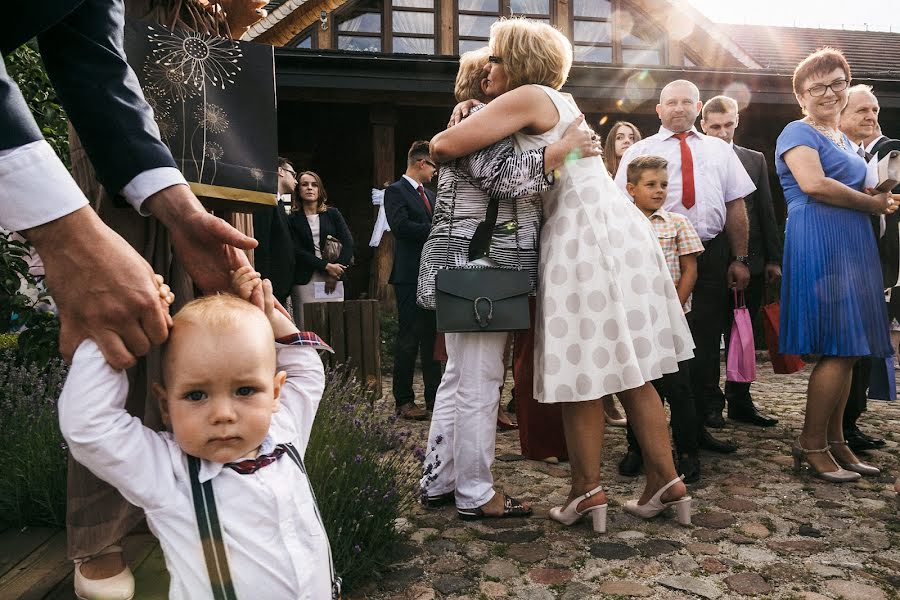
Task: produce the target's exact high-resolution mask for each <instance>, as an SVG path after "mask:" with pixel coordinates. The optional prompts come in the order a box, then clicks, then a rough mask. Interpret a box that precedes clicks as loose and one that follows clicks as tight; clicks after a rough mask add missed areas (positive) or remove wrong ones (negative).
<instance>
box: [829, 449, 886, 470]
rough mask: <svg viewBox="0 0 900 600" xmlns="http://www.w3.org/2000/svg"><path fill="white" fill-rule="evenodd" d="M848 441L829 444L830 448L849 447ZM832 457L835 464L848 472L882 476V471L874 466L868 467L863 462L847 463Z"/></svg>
mask: <svg viewBox="0 0 900 600" xmlns="http://www.w3.org/2000/svg"><path fill="white" fill-rule="evenodd" d="M849 445H850V444H848V443H847V441H846V440H840V441H837V442H828V446H829V448H830V447H831V446H849ZM831 457H832V458H833V459H834V462H836V463H837V464H838V466H839V467H841V468H842V469H846V470H848V471H853V472H854V473H859V474H860V475H873V476H874V475H880V474H881V470H880V469H879V468H878V467H873V466H872V465H867V464H866V463H862V462H855V463H845V462H843V461H840V460H838V458H837V457H836V456H835V455H834V454H832V455H831Z"/></svg>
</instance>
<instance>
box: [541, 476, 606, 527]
mask: <svg viewBox="0 0 900 600" xmlns="http://www.w3.org/2000/svg"><path fill="white" fill-rule="evenodd" d="M602 491H603V487H602V486H597V487H595V488H594V489H592V490H591V491H589V492H588V493H586V494H584V495H583V496H578V497H577V498H575V499H574V500H572V501H571V502H569V504H568V506H566V507H565V508H563V507H562V506H555V507H553V508H551V509H550V518H551V519H553V520H554V521H558V522H560V523H562V524H563V525H574V524H575V523H576V522H577V521H578V520H579V519H581V517H583V516H585V515H587V514H590V515H591V519H592V520H593V526H594V531H596V532H597V533H606V508H607V504H606V503H605V502H604V503H603V504H597V505H596V506H591V507H590V508H586V509H585V510H584V512H578V505H579V504H581V502H582V500H587V499H588V498H590V497H591V496H594V495H596V494H599V493H600V492H602Z"/></svg>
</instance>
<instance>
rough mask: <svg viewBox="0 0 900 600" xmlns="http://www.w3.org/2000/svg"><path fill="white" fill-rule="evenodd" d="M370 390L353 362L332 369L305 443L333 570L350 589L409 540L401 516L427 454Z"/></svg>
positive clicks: (407, 508) (413, 493) (414, 492)
mask: <svg viewBox="0 0 900 600" xmlns="http://www.w3.org/2000/svg"><path fill="white" fill-rule="evenodd" d="M369 397H370V394H368V390H366V388H365V387H364V386H363V385H362V384H361V383H360V382H359V381H358V380H357V379H356V378H355V377H353V376H352V375H351V373H350V372H349V371H348V370H347V369H344V368H337V369H334V370H331V371H330V372H329V373H328V375H327V385H326V389H325V395H324V397H323V398H322V403H321V405H320V406H319V412H318V415H317V416H316V422H315V425H314V426H313V429H312V433H311V436H310V442H309V446H308V447H307V450H306V464H307V468H308V469H309V475H310V479H311V481H312V484H313V489H314V490H315V493H316V498H317V499H318V502H319V508H320V511H321V513H322V518H323V520H324V521H325V529H326V531H327V532H328V539H329V540H330V542H331V551H332V555H333V557H334V562H335V570H336V571H337V573H338V575H339V576H341V577H342V578H343V581H344V588H345V589H348V590H352V589H354V588H356V587H358V586H359V585H360V584H362V583H364V582H366V581H368V580H371V579H372V578H374V577H377V575H378V573H379V571H380V570H381V569H383V568H384V567H386V566H387V565H388V564H390V563H391V562H392V560H393V557H394V553H395V550H396V548H397V547H398V545H399V543H400V542H401V541H402V540H403V534H402V533H401V532H400V531H398V530H397V528H396V527H395V521H396V520H397V519H398V518H399V517H402V516H404V515H407V514H409V511H410V509H411V507H412V503H413V502H414V501H415V500H416V497H417V493H418V477H419V473H420V469H421V457H422V456H424V453H423V451H422V450H421V449H417V448H415V447H414V445H413V444H412V443H411V442H410V433H409V432H408V431H401V430H399V429H398V427H397V422H396V417H394V416H387V415H383V414H378V412H377V411H376V410H375V407H374V405H373V404H371V403H370V402H369V401H368V400H367V398H369Z"/></svg>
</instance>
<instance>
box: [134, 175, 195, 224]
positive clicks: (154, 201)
mask: <svg viewBox="0 0 900 600" xmlns="http://www.w3.org/2000/svg"><path fill="white" fill-rule="evenodd" d="M143 208H145V209H146V210H147V211H149V212H150V214H152V215H153V216H154V217H156V218H157V219H159V220H160V222H162V224H163V225H165V226H166V227H167V228H169V227H171V226H172V225H173V224H174V223H176V222H177V221H178V220H179V219H183V218H184V217H185V216H187V215H189V214H191V213H194V212H205V209H204V208H203V205H202V204H200V201H199V200H197V197H196V196H195V195H194V194H193V193H192V192H191V189H190V188H189V187H188V186H186V185H172V186H169V187H167V188H164V189H162V190H160V191H158V192H156V193H155V194H153V195H152V196H150V197H149V198H147V199H146V200H145V201H144V204H143Z"/></svg>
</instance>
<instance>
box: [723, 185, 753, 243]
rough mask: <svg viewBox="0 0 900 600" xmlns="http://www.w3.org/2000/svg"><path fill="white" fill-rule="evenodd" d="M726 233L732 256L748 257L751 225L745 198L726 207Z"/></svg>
mask: <svg viewBox="0 0 900 600" xmlns="http://www.w3.org/2000/svg"><path fill="white" fill-rule="evenodd" d="M725 233H727V234H728V242H729V244H730V245H731V254H732V255H733V256H746V255H747V236H748V235H749V224H748V222H747V207H746V205H745V204H744V199H743V198H738V199H737V200H733V201H731V202H729V203H727V204H726V205H725Z"/></svg>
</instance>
